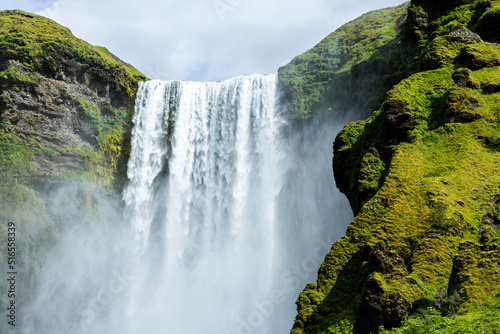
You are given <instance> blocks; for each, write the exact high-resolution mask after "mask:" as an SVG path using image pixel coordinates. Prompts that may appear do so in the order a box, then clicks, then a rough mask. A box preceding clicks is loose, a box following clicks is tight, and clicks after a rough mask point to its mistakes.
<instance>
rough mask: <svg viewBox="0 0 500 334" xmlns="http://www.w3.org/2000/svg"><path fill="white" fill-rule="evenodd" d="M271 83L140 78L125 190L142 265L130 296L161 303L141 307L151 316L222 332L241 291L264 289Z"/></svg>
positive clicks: (271, 242)
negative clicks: (154, 308) (154, 309)
mask: <svg viewBox="0 0 500 334" xmlns="http://www.w3.org/2000/svg"><path fill="white" fill-rule="evenodd" d="M275 86H276V84H275V76H273V75H269V76H255V75H254V76H244V77H238V78H235V79H232V80H228V81H224V82H218V83H199V82H177V81H173V82H160V81H152V82H148V83H145V84H142V85H141V87H140V91H139V94H138V99H137V108H136V114H135V118H134V126H135V128H134V131H133V136H132V151H131V157H130V161H129V178H130V185H129V186H128V188H127V189H126V191H125V194H124V198H125V202H126V205H127V211H128V212H127V214H128V216H130V217H131V223H132V226H133V228H134V231H135V235H136V238H137V242H138V251H139V252H140V254H141V255H142V257H141V258H139V262H141V263H143V264H146V267H145V268H143V272H144V273H146V276H145V277H143V278H141V279H140V280H138V282H135V283H136V284H138V285H139V286H138V287H136V289H135V293H136V295H135V296H133V299H135V300H134V303H137V304H136V305H143V303H145V302H146V301H147V302H148V303H157V304H158V308H157V310H158V313H157V314H151V312H149V311H148V315H141V317H144V316H146V317H148V316H149V317H151V319H150V322H151V323H157V322H158V321H161V322H164V323H165V325H166V326H168V327H169V328H171V329H172V330H173V332H177V333H180V332H183V333H200V332H207V333H223V332H222V331H221V330H222V329H223V328H226V329H227V331H230V330H231V327H230V325H231V324H230V323H228V322H227V320H226V319H236V318H237V317H238V315H239V314H240V313H244V312H246V311H247V310H245V299H246V298H249V297H253V298H255V297H258V298H262V297H264V296H265V293H266V292H267V291H268V290H269V286H270V282H272V280H271V278H270V276H271V275H272V273H273V260H274V257H275V250H274V246H275V236H274V233H275V220H276V215H275V206H276V197H277V194H278V191H279V184H278V180H279V171H278V169H277V164H278V161H279V157H280V152H279V148H278V147H277V146H276V142H277V139H276V138H277V133H278V131H277V130H278V126H279V124H278V120H277V118H276V117H275V108H274V104H275V103H274V102H275ZM145 287H148V288H147V289H149V291H150V292H151V293H148V292H147V291H145V289H146V288H145ZM147 289H146V290H147ZM130 312H131V313H132V314H135V313H136V312H139V313H140V307H136V306H134V305H133V306H132V309H131V310H130ZM153 313H154V312H153ZM193 319H198V320H197V321H193ZM199 319H203V320H202V321H199ZM141 326H142V325H141ZM233 328H234V327H233ZM233 332H234V331H233Z"/></svg>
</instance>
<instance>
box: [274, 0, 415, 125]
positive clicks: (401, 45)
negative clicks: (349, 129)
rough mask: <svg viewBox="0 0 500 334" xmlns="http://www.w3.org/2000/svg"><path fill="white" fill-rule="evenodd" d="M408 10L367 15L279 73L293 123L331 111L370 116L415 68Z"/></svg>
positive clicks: (323, 41)
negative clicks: (406, 34)
mask: <svg viewBox="0 0 500 334" xmlns="http://www.w3.org/2000/svg"><path fill="white" fill-rule="evenodd" d="M407 8H408V4H402V5H400V6H397V7H393V8H387V9H382V10H378V11H373V12H370V13H367V14H365V15H363V16H361V17H360V18H358V19H356V20H354V21H352V22H349V23H347V24H345V25H344V26H342V27H341V28H339V29H338V30H336V31H335V32H333V33H331V34H330V35H329V36H327V37H326V38H324V39H323V40H322V41H321V42H320V43H318V44H317V45H316V46H315V47H313V48H312V49H310V50H309V51H307V52H305V53H304V54H302V55H300V56H297V57H295V58H294V59H293V60H292V61H291V62H290V63H289V64H287V65H286V66H283V67H281V68H280V69H279V71H278V78H279V83H280V89H281V91H282V92H283V93H282V96H281V101H280V102H281V104H282V105H283V106H285V109H286V110H287V111H288V116H289V117H290V118H299V119H304V118H309V117H311V116H312V115H317V114H328V112H329V111H331V110H343V111H344V112H348V111H351V110H355V111H356V112H358V113H362V114H364V115H366V116H368V115H369V114H370V113H371V111H373V109H374V108H376V107H377V106H378V105H380V103H381V102H382V101H383V97H384V94H385V92H386V91H387V89H389V88H390V87H392V86H393V85H394V84H396V83H397V82H399V81H400V80H401V79H402V78H404V77H406V76H408V74H409V73H410V71H411V66H412V64H411V63H409V62H408V61H407V55H408V53H409V52H410V50H409V45H408V43H407V41H406V39H405V38H403V37H404V31H403V29H404V20H405V17H406V13H407Z"/></svg>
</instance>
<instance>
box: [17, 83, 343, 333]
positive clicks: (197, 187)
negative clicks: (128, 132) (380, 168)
mask: <svg viewBox="0 0 500 334" xmlns="http://www.w3.org/2000/svg"><path fill="white" fill-rule="evenodd" d="M276 87H277V79H276V75H250V76H241V77H237V78H233V79H229V80H226V81H222V82H211V83H202V82H184V81H155V80H153V81H148V82H144V83H141V84H140V86H139V91H138V94H137V100H136V106H135V114H134V118H133V131H132V139H131V152H130V158H129V162H128V178H129V183H128V185H127V187H126V188H125V190H124V192H123V202H124V203H125V207H124V210H122V212H118V211H117V210H111V209H110V207H109V206H108V205H107V204H106V199H104V198H98V199H97V200H96V201H95V203H98V204H99V210H100V216H102V219H101V220H100V221H98V222H95V221H93V219H95V217H96V216H95V215H90V214H89V215H88V216H87V219H86V221H87V222H88V223H86V224H84V225H82V226H79V225H80V224H77V225H76V227H70V228H66V230H67V231H66V232H64V235H63V237H62V240H63V244H62V245H61V246H59V247H57V248H56V249H55V250H54V252H53V253H52V254H49V255H48V256H47V260H46V265H45V266H44V269H43V271H42V275H41V278H40V282H39V284H38V291H39V293H38V295H37V296H36V298H33V301H32V302H31V303H30V305H29V308H27V309H26V312H25V319H24V320H22V321H24V323H25V326H24V327H23V328H24V330H23V331H22V332H21V333H23V334H24V333H26V334H32V333H49V332H50V333H57V334H69V333H82V334H87V333H88V334H90V333H92V334H95V333H97V334H99V333H107V334H118V333H120V334H136V333H148V334H160V333H161V334H164V333H173V334H180V333H182V334H195V333H196V334H198V333H206V334H252V333H253V334H267V333H270V334H279V333H288V332H289V331H290V329H291V327H292V324H293V318H294V316H295V314H296V310H295V305H294V302H295V300H296V298H297V297H298V294H299V292H300V291H301V290H302V289H303V288H304V286H305V284H307V283H308V282H312V281H315V280H316V276H317V270H318V268H319V265H320V264H321V262H322V260H323V257H324V255H325V254H326V252H327V251H328V249H329V247H331V244H332V243H333V242H334V241H335V240H336V239H338V238H339V237H341V236H342V235H343V234H344V233H345V228H346V226H347V224H348V222H349V221H350V219H351V218H352V213H351V212H350V209H349V204H348V202H347V200H346V199H345V198H344V197H343V196H342V195H341V194H340V193H339V192H338V191H337V190H336V189H335V186H334V182H333V176H332V170H331V144H332V142H333V139H334V135H335V133H336V132H337V131H338V130H339V129H340V128H341V126H342V124H345V122H344V120H340V119H337V120H332V119H330V120H325V119H319V118H318V119H317V120H313V121H307V122H293V121H291V120H290V119H287V118H286V117H284V116H283V114H285V113H284V112H282V109H283V110H285V111H286V109H285V108H283V107H281V106H279V105H277V103H276V101H277V100H279V99H278V97H279V92H278V91H277V88H276ZM70 193H71V192H70ZM67 194H68V191H61V193H60V194H59V195H58V198H59V200H60V201H69V200H70V199H71V198H72V196H73V195H71V194H70V196H68V195H67ZM55 202H57V201H55ZM55 202H54V203H55ZM69 211H73V210H69ZM71 214H74V213H73V212H71ZM61 217H62V218H61V221H63V220H64V215H63V214H62V213H61ZM68 268H69V269H68Z"/></svg>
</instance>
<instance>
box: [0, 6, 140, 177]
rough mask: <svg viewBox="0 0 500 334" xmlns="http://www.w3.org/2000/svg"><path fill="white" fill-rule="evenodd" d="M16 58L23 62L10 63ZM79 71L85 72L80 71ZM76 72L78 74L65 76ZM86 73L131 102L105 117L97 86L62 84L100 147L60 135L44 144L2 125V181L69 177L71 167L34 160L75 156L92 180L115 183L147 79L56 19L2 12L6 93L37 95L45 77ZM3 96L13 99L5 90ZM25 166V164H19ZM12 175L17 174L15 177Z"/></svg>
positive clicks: (0, 61) (0, 55)
mask: <svg viewBox="0 0 500 334" xmlns="http://www.w3.org/2000/svg"><path fill="white" fill-rule="evenodd" d="M13 61H14V62H16V63H17V64H20V66H17V67H16V66H11V64H12V62H13ZM77 71H80V73H79V74H78V73H75V72H77ZM82 73H83V74H82ZM71 75H73V76H76V78H69V79H66V76H71ZM78 76H79V77H78ZM84 77H85V78H86V80H88V81H90V82H91V84H92V83H95V82H97V83H98V84H102V85H109V86H111V89H114V90H115V91H117V92H118V94H122V95H124V96H128V100H129V102H127V103H126V104H128V106H126V109H124V106H123V105H122V106H120V105H117V106H113V105H111V106H108V108H109V109H110V110H111V112H110V113H111V115H107V116H106V117H104V116H103V115H102V111H101V110H100V109H101V106H100V105H99V101H98V100H99V99H98V97H97V95H96V93H95V92H94V91H92V89H90V88H89V89H88V92H87V96H79V95H77V94H74V93H71V92H68V89H67V88H65V87H63V89H62V93H64V95H65V96H63V98H65V99H69V100H71V102H70V103H71V104H73V105H74V108H75V109H76V110H77V111H78V112H79V113H82V114H84V115H85V116H84V117H86V118H87V119H89V120H90V122H91V123H92V126H93V127H94V128H95V136H96V141H97V147H96V148H95V149H94V150H89V149H88V148H84V147H78V146H75V145H73V144H68V143H62V142H61V141H60V140H59V139H60V138H58V137H57V136H56V135H55V134H54V136H55V137H54V138H53V140H49V141H44V142H43V143H42V142H41V141H40V140H39V138H40V137H39V134H37V133H25V132H23V131H22V129H19V128H16V127H15V126H13V125H10V124H4V123H2V124H0V138H2V144H1V145H2V155H1V156H0V169H1V170H2V171H3V172H4V174H5V173H7V174H9V175H6V174H5V175H3V176H4V177H3V178H2V181H3V182H17V181H19V182H20V183H26V182H31V181H34V180H36V179H37V178H38V177H45V178H47V177H48V178H60V177H63V178H64V177H67V176H69V175H66V174H67V171H64V170H61V171H52V170H44V169H43V168H41V166H40V165H36V164H35V160H40V159H39V158H45V159H54V157H57V156H60V155H75V156H76V159H78V158H80V159H84V160H85V161H86V166H87V169H88V171H89V172H90V174H89V177H90V178H92V179H94V180H96V181H99V182H104V183H105V184H107V186H110V187H111V186H113V183H114V182H115V178H116V175H115V174H116V171H117V167H118V164H119V163H120V160H123V158H124V156H126V152H125V151H126V147H127V143H126V137H127V133H126V131H127V127H129V126H130V120H131V115H132V111H133V110H132V109H133V102H134V98H135V93H136V91H137V82H138V81H141V80H146V78H145V76H144V75H142V74H141V73H140V72H139V71H138V70H137V69H135V68H134V67H132V66H131V65H129V64H127V63H124V62H122V61H121V60H119V59H118V58H117V57H115V56H114V55H112V54H111V53H110V52H109V51H108V50H106V49H105V48H102V47H96V46H92V45H90V44H88V43H87V42H85V41H82V40H80V39H78V38H76V37H75V36H73V35H72V34H71V32H70V30H69V29H67V28H65V27H62V26H60V25H58V24H57V23H55V22H54V21H52V20H49V19H47V18H45V17H42V16H37V15H33V14H28V13H25V12H22V11H3V12H0V83H1V84H2V90H3V91H5V90H22V91H27V92H28V93H30V94H37V93H36V88H37V86H38V85H39V84H40V82H41V80H43V79H44V78H47V79H56V80H59V82H63V81H64V80H66V81H68V82H69V81H71V80H73V81H74V82H76V81H79V80H84V79H83V78H84ZM75 80H76V81H75ZM56 87H57V86H56ZM1 97H2V98H3V99H6V98H8V97H7V96H6V94H4V95H2V96H1ZM8 102H11V101H6V100H4V103H5V104H6V103H8ZM14 103H15V101H14ZM118 104H119V103H118ZM122 104H123V103H122ZM2 112H3V110H2ZM108 113H109V112H108ZM129 130H130V129H129ZM21 165H23V166H24V167H23V168H18V167H19V166H21ZM13 171H15V172H13ZM120 172H123V171H120ZM12 173H15V174H16V175H17V176H18V177H13V176H15V175H10V174H12Z"/></svg>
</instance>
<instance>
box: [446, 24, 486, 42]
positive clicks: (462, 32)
mask: <svg viewBox="0 0 500 334" xmlns="http://www.w3.org/2000/svg"><path fill="white" fill-rule="evenodd" d="M450 36H453V37H462V38H463V39H466V40H469V41H472V42H474V43H480V42H482V40H481V37H479V35H478V34H475V33H473V32H472V31H470V30H467V29H465V28H464V26H462V25H460V26H459V27H458V28H456V29H455V30H453V31H452V32H451V33H450Z"/></svg>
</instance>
